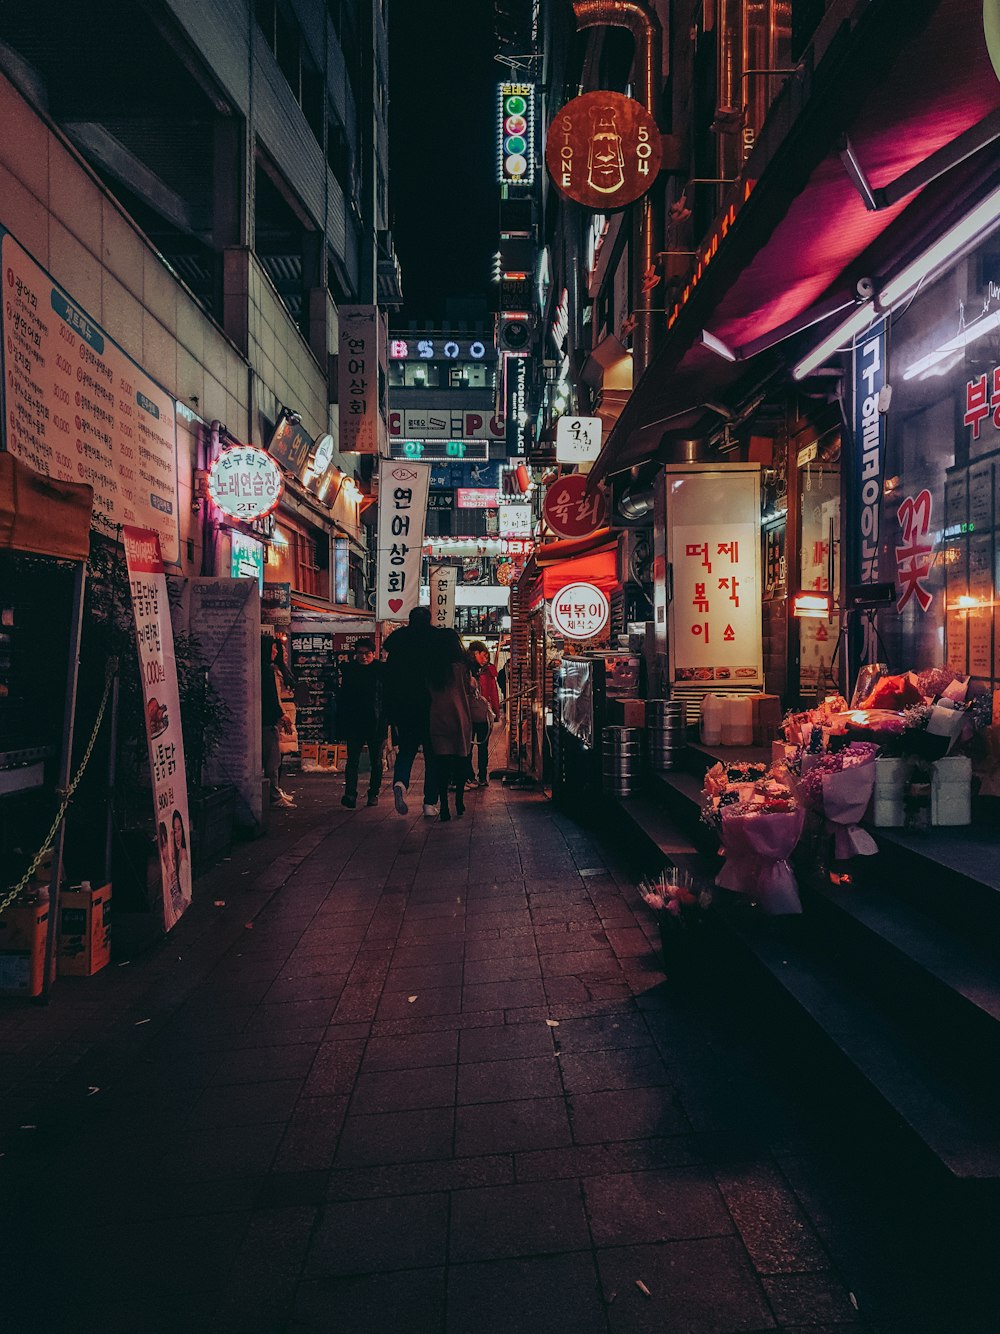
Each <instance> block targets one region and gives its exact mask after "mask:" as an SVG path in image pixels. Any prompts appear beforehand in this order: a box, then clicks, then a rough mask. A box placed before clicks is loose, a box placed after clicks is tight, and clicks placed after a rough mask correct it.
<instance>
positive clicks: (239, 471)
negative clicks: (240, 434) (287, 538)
mask: <svg viewBox="0 0 1000 1334" xmlns="http://www.w3.org/2000/svg"><path fill="white" fill-rule="evenodd" d="M284 489H285V483H284V480H283V479H282V476H281V469H280V468H279V467H278V465H277V464H276V463H275V461H274V459H272V458H271V456H270V454H268V453H267V452H266V451H265V450H263V449H258V448H257V447H256V445H233V446H232V447H231V448H230V449H224V450H223V451H222V453H221V454H220V455H219V457H218V458H217V459H216V460H215V462H214V463H213V464H212V468H211V471H210V472H209V474H208V494H209V495H210V496H211V497H212V499H213V500H214V501H215V503H216V505H218V507H219V509H220V510H222V512H223V514H228V515H230V517H231V518H234V519H242V520H244V521H245V522H249V520H251V519H262V518H264V516H265V515H267V514H270V513H271V511H272V510H273V509H277V507H278V501H279V500H280V499H281V493H282V491H284Z"/></svg>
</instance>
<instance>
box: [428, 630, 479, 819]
mask: <svg viewBox="0 0 1000 1334" xmlns="http://www.w3.org/2000/svg"><path fill="white" fill-rule="evenodd" d="M471 679H472V678H471V673H470V671H469V663H468V659H467V658H466V656H465V651H464V649H463V648H462V641H461V639H459V637H458V634H457V633H456V631H454V630H435V631H434V637H433V639H432V641H431V647H430V654H429V665H428V671H427V685H428V687H429V689H430V692H431V712H430V735H431V746H432V748H433V751H434V764H435V767H436V770H437V778H438V785H439V791H440V794H441V819H442V820H450V819H451V811H450V810H449V809H448V789H449V787H450V786H451V784H452V783H454V784H455V814H456V816H458V817H459V818H461V817H462V816H463V815H464V814H465V780H466V777H467V776H468V771H469V759H468V757H469V750H470V748H471V746H472V713H471V710H470V706H469V700H470V697H471V692H472V685H471Z"/></svg>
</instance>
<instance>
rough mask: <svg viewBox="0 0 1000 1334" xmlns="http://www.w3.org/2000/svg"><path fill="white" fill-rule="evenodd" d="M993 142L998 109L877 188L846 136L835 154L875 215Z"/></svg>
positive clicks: (999, 125)
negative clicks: (838, 155) (900, 174)
mask: <svg viewBox="0 0 1000 1334" xmlns="http://www.w3.org/2000/svg"><path fill="white" fill-rule="evenodd" d="M997 139H1000V110H997V111H993V112H991V113H990V114H989V115H988V116H985V117H984V118H983V119H982V120H981V121H979V123H978V124H976V125H972V126H970V127H969V129H967V130H965V131H964V132H963V133H962V134H960V135H958V137H957V138H955V139H952V141H951V142H950V143H947V144H943V145H942V147H941V148H939V149H938V150H937V151H936V152H934V153H931V155H930V156H929V157H926V158H924V160H923V161H922V162H918V163H917V164H916V166H915V167H911V168H910V170H909V171H904V172H903V174H902V176H897V177H896V179H895V180H894V181H890V182H889V184H888V185H885V186H881V187H880V188H878V189H876V188H875V187H874V186H873V185H872V183H871V182H870V181H869V179H868V176H867V174H866V172H865V169H864V167H863V166H862V165H861V162H860V161H859V160H858V157H857V154H856V153H855V151H854V147H853V145H852V144H851V141H850V139H849V138H848V136H847V135H846V134H845V135H842V136H841V139H840V143H839V145H838V152H839V154H840V160H841V162H842V163H843V164H844V170H845V171H846V172H847V174H848V176H849V177H850V178H851V182H852V183H853V185H854V188H855V189H856V190H857V192H858V194H859V195H860V196H861V199H862V201H863V202H864V206H865V208H866V209H867V210H868V212H869V213H878V212H880V211H881V210H882V209H885V208H891V207H892V206H893V205H894V204H898V203H899V201H900V200H901V199H905V198H906V196H907V195H911V194H913V193H914V192H915V191H917V190H921V189H923V187H924V186H925V185H930V183H931V182H932V181H936V180H937V179H938V177H939V176H943V175H944V174H945V173H946V172H949V171H951V170H952V168H953V167H957V166H960V165H961V163H963V162H965V161H966V159H967V158H970V157H972V155H973V154H974V153H978V152H979V150H980V149H981V148H986V147H988V146H989V145H990V144H993V143H995V142H996V141H997Z"/></svg>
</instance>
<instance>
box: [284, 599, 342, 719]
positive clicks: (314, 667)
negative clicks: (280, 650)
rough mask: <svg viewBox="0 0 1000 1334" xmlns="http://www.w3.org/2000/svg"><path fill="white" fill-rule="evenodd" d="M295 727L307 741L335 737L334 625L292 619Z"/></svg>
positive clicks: (335, 669) (335, 673) (335, 675)
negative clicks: (331, 733)
mask: <svg viewBox="0 0 1000 1334" xmlns="http://www.w3.org/2000/svg"><path fill="white" fill-rule="evenodd" d="M291 645H292V675H293V676H294V677H295V730H296V731H297V732H298V734H299V743H300V744H301V743H302V742H303V741H333V740H334V738H333V737H332V736H329V735H328V732H329V731H331V730H332V728H330V727H329V726H328V724H327V717H328V715H330V711H331V704H332V701H333V699H334V698H335V696H336V692H337V649H336V644H335V642H334V634H333V630H332V629H327V628H325V627H324V626H322V625H312V624H309V623H306V624H304V625H303V624H300V623H299V622H297V621H293V622H292V636H291Z"/></svg>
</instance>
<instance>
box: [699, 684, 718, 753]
mask: <svg viewBox="0 0 1000 1334" xmlns="http://www.w3.org/2000/svg"><path fill="white" fill-rule="evenodd" d="M723 703H724V700H723V698H722V696H721V695H703V696H702V698H701V724H700V728H701V733H700V734H701V744H702V745H703V746H718V745H719V744H720V743H721V741H722V706H723Z"/></svg>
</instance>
